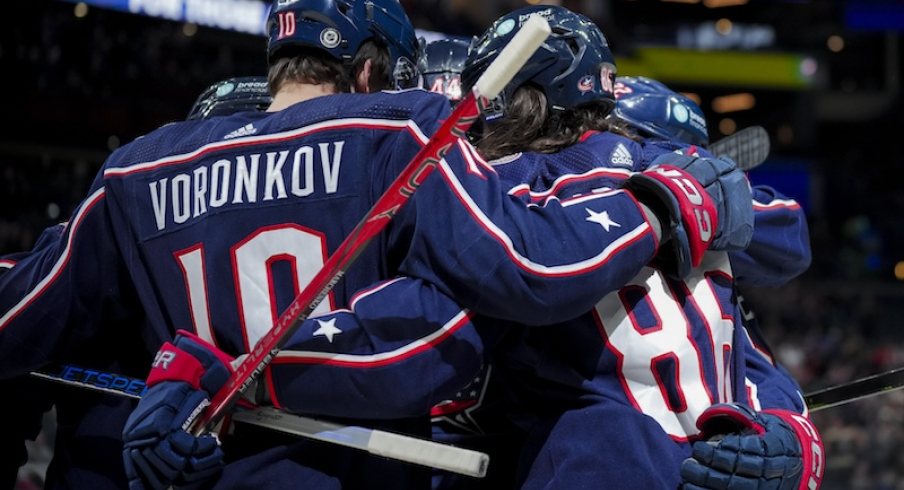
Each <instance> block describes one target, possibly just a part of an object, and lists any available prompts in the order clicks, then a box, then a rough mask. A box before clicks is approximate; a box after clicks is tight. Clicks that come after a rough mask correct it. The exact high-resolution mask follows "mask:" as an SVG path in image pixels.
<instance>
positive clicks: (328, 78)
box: [267, 39, 394, 94]
mask: <svg viewBox="0 0 904 490" xmlns="http://www.w3.org/2000/svg"><path fill="white" fill-rule="evenodd" d="M367 60H371V70H372V71H371V76H370V79H369V80H368V86H369V87H370V90H371V91H372V92H376V91H379V90H384V89H389V88H393V86H394V82H393V80H392V67H391V66H390V62H389V50H388V49H387V48H386V45H385V44H383V43H382V42H381V41H379V40H377V39H369V40H367V41H364V42H363V43H361V47H360V48H359V49H358V52H357V53H356V54H355V57H354V59H352V60H351V62H350V63H348V64H346V63H342V62H341V61H339V60H337V59H336V58H334V57H332V56H331V55H329V54H328V53H326V52H324V51H322V50H319V49H314V48H308V47H294V46H293V47H285V48H283V49H281V50H280V51H279V56H278V57H276V58H275V59H271V60H270V69H269V71H268V73H267V83H268V84H269V85H270V92H271V93H273V94H275V93H277V92H279V90H280V89H281V88H282V86H283V85H284V84H285V83H287V82H291V83H306V84H315V85H317V84H324V83H331V84H333V85H334V86H335V87H336V91H337V92H340V93H341V92H351V88H352V87H353V86H354V83H355V77H356V75H357V74H358V73H359V72H360V71H361V70H362V69H363V68H364V63H365V62H366V61H367Z"/></svg>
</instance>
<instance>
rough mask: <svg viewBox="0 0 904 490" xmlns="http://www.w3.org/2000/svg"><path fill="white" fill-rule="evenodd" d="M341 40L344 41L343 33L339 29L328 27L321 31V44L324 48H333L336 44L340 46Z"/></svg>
mask: <svg viewBox="0 0 904 490" xmlns="http://www.w3.org/2000/svg"><path fill="white" fill-rule="evenodd" d="M340 42H342V34H340V33H339V31H338V30H336V29H334V28H332V27H327V28H326V29H324V30H322V31H320V44H322V45H323V47H324V48H327V49H333V48H335V47H336V46H339V43H340Z"/></svg>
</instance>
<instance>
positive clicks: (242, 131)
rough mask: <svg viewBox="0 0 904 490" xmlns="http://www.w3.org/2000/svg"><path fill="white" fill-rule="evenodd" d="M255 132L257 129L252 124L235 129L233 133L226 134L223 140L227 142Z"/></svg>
mask: <svg viewBox="0 0 904 490" xmlns="http://www.w3.org/2000/svg"><path fill="white" fill-rule="evenodd" d="M256 132H257V128H255V127H254V124H247V125H245V126H242V127H240V128H239V129H236V130H235V131H233V132H231V133H229V134H227V135H226V136H225V137H224V138H223V139H224V140H228V139H232V138H238V137H241V136H251V135H252V134H254V133H256Z"/></svg>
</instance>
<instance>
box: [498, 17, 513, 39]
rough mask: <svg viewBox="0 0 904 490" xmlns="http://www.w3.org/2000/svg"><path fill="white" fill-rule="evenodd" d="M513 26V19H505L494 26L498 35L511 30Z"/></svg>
mask: <svg viewBox="0 0 904 490" xmlns="http://www.w3.org/2000/svg"><path fill="white" fill-rule="evenodd" d="M514 28H515V19H505V20H504V21H503V22H502V23H501V24H499V27H497V28H496V34H499V35H500V36H504V35H506V34H508V33H510V32H512V29H514Z"/></svg>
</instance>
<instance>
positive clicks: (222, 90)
mask: <svg viewBox="0 0 904 490" xmlns="http://www.w3.org/2000/svg"><path fill="white" fill-rule="evenodd" d="M233 89H235V85H234V84H233V83H232V82H227V83H224V84H223V85H220V86H219V87H217V97H222V96H224V95H229V94H230V93H232V91H233Z"/></svg>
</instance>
